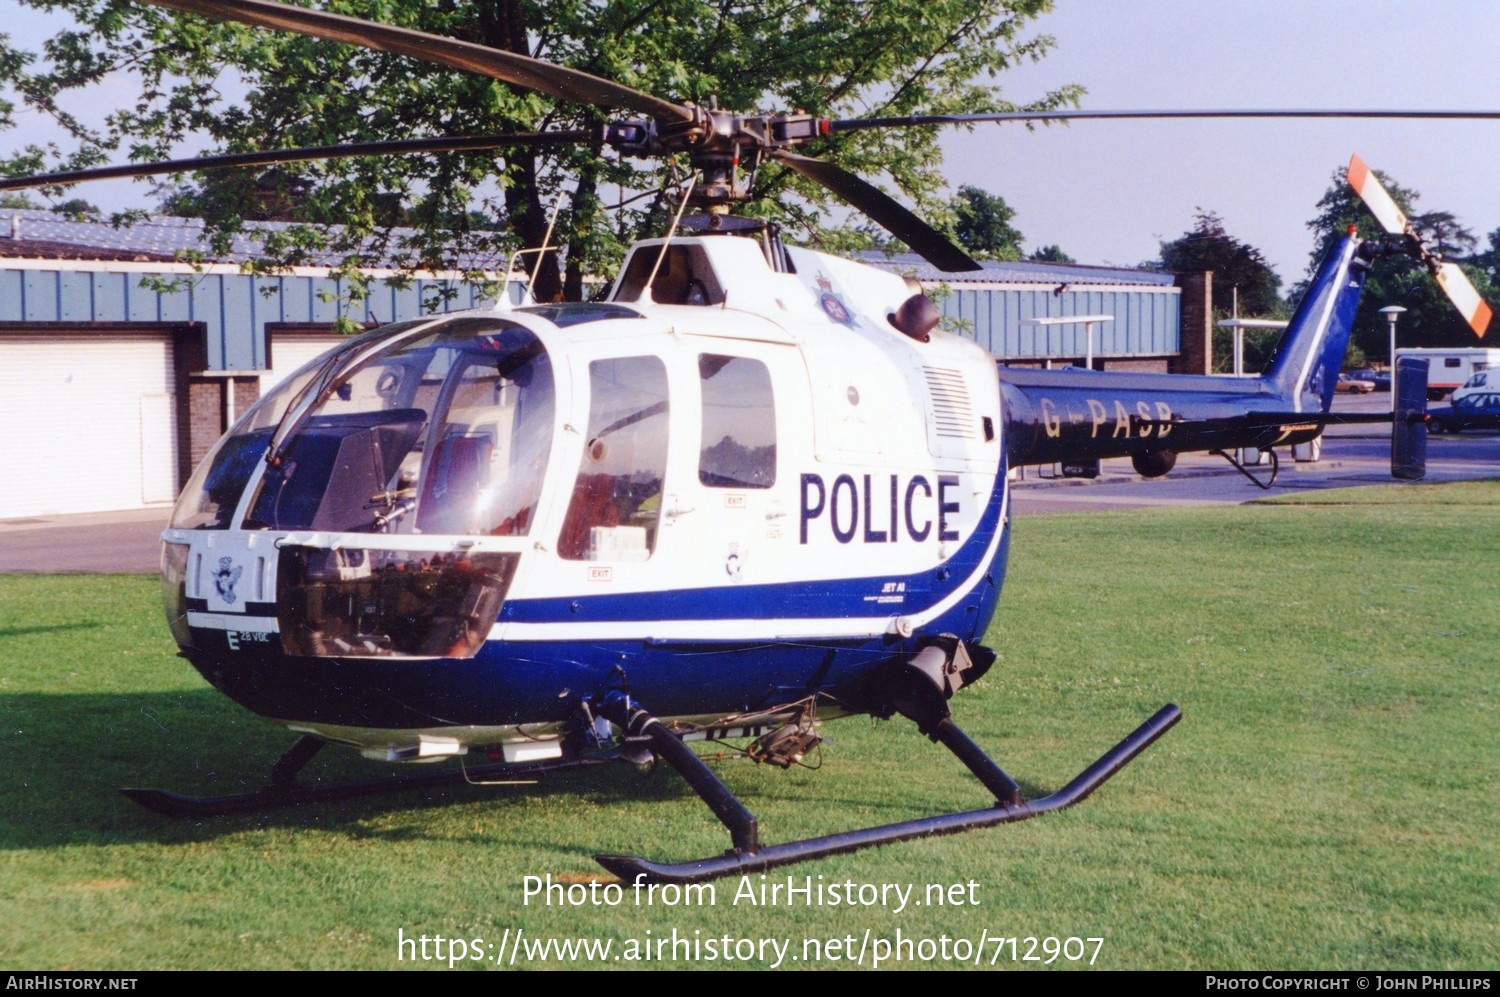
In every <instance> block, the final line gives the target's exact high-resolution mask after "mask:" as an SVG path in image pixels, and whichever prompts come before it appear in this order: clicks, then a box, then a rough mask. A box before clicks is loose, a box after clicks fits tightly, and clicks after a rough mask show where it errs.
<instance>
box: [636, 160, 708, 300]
mask: <svg viewBox="0 0 1500 997" xmlns="http://www.w3.org/2000/svg"><path fill="white" fill-rule="evenodd" d="M697 181H698V178H697V177H696V176H693V177H689V178H688V184H687V189H686V190H684V191H683V192H682V203H681V204H679V205H677V214H676V216H674V217H673V218H672V227H671V228H669V229H667V237H666V238H665V239H663V240H662V243H661V252H659V253H657V254H656V263H655V264H654V265H653V266H652V267H651V276H649V277H647V278H646V286H645V287H643V288H641V300H642V301H650V300H652V298H651V288H652V287H653V286H654V285H655V284H656V274H657V271H659V270H661V263H662V260H665V259H666V258H667V247H668V246H670V245H671V244H672V236H674V235H676V234H677V226H678V225H679V224H680V223H681V222H682V213H683V212H684V211H686V210H687V205H688V198H689V197H690V196H691V195H692V193H693V184H695V183H697Z"/></svg>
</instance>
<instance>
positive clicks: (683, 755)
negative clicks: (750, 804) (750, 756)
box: [599, 692, 760, 852]
mask: <svg viewBox="0 0 1500 997" xmlns="http://www.w3.org/2000/svg"><path fill="white" fill-rule="evenodd" d="M599 712H600V713H602V714H603V715H604V718H605V719H606V720H608V721H610V722H611V723H613V724H615V725H616V726H618V727H619V728H620V729H621V730H623V731H625V733H626V734H627V735H629V736H631V737H640V736H645V737H648V738H650V740H651V747H652V748H653V749H654V750H655V751H656V753H657V754H658V755H660V756H661V757H662V758H664V759H666V762H667V764H668V765H670V766H672V767H673V768H674V769H676V770H677V773H678V775H681V776H682V777H683V778H684V779H686V780H687V783H688V785H689V786H692V787H693V792H695V793H697V794H698V797H699V799H701V800H702V801H703V802H704V803H707V804H708V808H709V809H710V810H712V811H713V812H714V816H715V817H717V818H719V820H720V822H721V823H723V825H724V826H725V827H727V828H728V829H729V840H730V841H731V842H732V843H733V845H734V849H735V851H737V852H754V851H756V850H757V849H758V848H759V847H760V839H759V837H758V835H757V830H756V822H755V815H754V814H752V813H751V812H750V811H749V810H747V809H746V808H745V805H744V804H743V803H741V802H740V800H739V797H737V796H735V795H734V791H733V790H731V789H730V788H729V787H728V786H726V785H724V782H723V780H722V779H720V778H719V777H718V776H717V775H715V774H714V770H713V769H711V768H709V767H708V765H707V764H706V763H705V762H704V761H703V759H701V758H699V757H698V753H697V752H696V751H694V750H693V749H692V748H689V747H688V746H687V745H686V744H683V743H682V738H680V737H678V736H677V735H676V734H673V733H672V732H671V731H669V730H667V728H666V727H665V726H663V724H662V722H661V721H660V720H658V719H656V718H655V717H654V716H652V715H651V714H650V713H647V712H646V711H645V710H644V709H642V708H641V705H640V704H639V703H636V702H633V701H632V700H631V699H630V697H629V696H627V695H625V694H624V693H623V692H612V693H610V694H609V695H608V696H606V697H605V698H604V703H603V704H602V705H601V706H600V709H599Z"/></svg>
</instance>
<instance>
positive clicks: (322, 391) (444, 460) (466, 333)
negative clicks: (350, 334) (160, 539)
mask: <svg viewBox="0 0 1500 997" xmlns="http://www.w3.org/2000/svg"><path fill="white" fill-rule="evenodd" d="M421 324H422V325H425V326H428V327H430V328H429V329H427V330H422V329H417V328H416V326H417V323H413V324H411V325H407V326H405V327H404V328H397V327H387V328H386V329H384V330H381V332H382V333H384V334H386V335H387V336H394V337H395V340H394V341H393V342H392V343H391V344H390V345H389V346H388V347H387V348H385V349H379V350H376V351H375V352H373V353H372V352H371V349H370V347H371V346H373V345H374V344H373V343H371V342H366V343H365V344H363V345H362V346H361V347H360V348H357V349H346V350H344V351H342V352H341V353H340V355H339V357H338V358H336V359H335V361H334V362H333V366H332V367H331V368H330V367H329V366H328V365H327V364H326V363H325V364H323V365H319V364H317V363H316V362H315V363H314V364H312V365H309V367H308V368H304V371H302V372H299V373H298V374H297V375H294V376H293V378H291V379H290V381H289V382H288V383H287V384H286V385H284V386H283V387H282V388H280V389H278V390H277V391H276V392H273V393H272V395H268V396H267V399H266V401H265V402H263V403H262V405H263V406H266V408H265V410H264V411H261V410H260V409H257V410H254V411H252V413H250V415H247V416H246V419H245V420H244V421H243V422H242V423H241V425H240V426H238V427H236V432H235V433H233V434H231V435H230V436H229V437H227V438H226V440H225V441H224V442H223V443H221V445H220V447H219V451H218V452H217V453H215V454H214V455H212V457H211V459H210V460H207V461H205V464H204V467H205V468H207V470H204V469H203V468H200V474H201V478H200V475H196V474H195V476H194V478H195V481H196V482H197V486H196V489H194V485H193V484H192V483H190V486H189V491H193V493H194V494H193V495H191V496H190V495H189V492H188V491H185V492H184V497H183V503H186V506H187V507H188V508H190V509H196V510H203V509H208V510H210V512H207V513H205V512H201V511H199V512H197V513H196V514H195V515H196V516H197V518H199V519H204V520H206V521H207V520H211V521H212V522H214V523H218V524H224V523H226V522H227V518H228V516H229V512H228V511H227V510H232V508H233V506H234V504H235V503H236V502H237V501H238V494H239V492H241V491H243V489H244V485H245V481H246V480H248V479H249V478H250V476H251V474H252V472H253V471H254V469H255V468H256V467H257V466H259V463H260V462H262V461H263V462H264V463H265V464H266V465H268V466H267V467H266V471H265V475H264V476H263V478H262V479H261V484H260V488H259V490H258V492H257V493H256V495H255V497H254V499H253V500H252V502H251V504H250V511H249V514H248V515H247V516H246V518H245V523H244V525H245V527H246V528H247V529H275V530H303V529H306V530H328V531H333V532H357V533H435V534H454V533H461V534H488V535H500V536H507V535H524V534H525V533H526V532H527V530H528V529H529V528H530V526H531V523H532V521H533V519H534V516H535V509H536V503H537V498H538V495H539V494H540V491H541V487H542V481H543V479H544V477H545V471H546V462H547V458H548V456H549V454H550V452H551V445H552V430H553V426H552V422H553V412H554V402H555V399H554V392H553V378H552V368H551V362H550V359H549V357H548V355H547V353H546V351H545V350H544V349H543V347H542V345H541V343H540V341H539V340H538V339H537V338H536V337H535V336H534V335H533V334H532V333H531V332H529V331H527V330H526V329H524V328H521V327H519V326H516V325H514V324H513V323H510V322H507V321H505V320H504V319H500V318H489V317H482V318H464V319H458V320H454V321H448V322H441V323H433V322H432V321H431V320H425V321H424V322H423V323H421ZM403 333H407V334H403ZM378 338H379V337H378V336H377V337H376V339H377V341H378ZM299 382H300V387H299ZM309 387H310V389H311V390H312V391H314V392H316V396H315V397H314V398H313V399H312V400H311V404H310V406H309V407H307V411H306V412H305V413H304V414H302V415H300V416H295V415H294V416H293V417H292V418H293V420H294V422H293V423H292V424H290V425H287V426H284V427H282V426H280V424H281V422H282V419H283V418H284V414H285V413H286V412H287V411H289V410H290V411H296V410H295V409H293V408H292V399H294V398H296V396H297V395H299V394H301V393H302V392H303V390H304V389H308V388H309ZM268 403H270V404H268ZM298 404H299V405H301V406H308V403H307V402H299V403H298ZM252 416H253V417H254V418H252ZM278 427H280V428H278ZM273 440H275V441H277V442H276V443H275V449H274V450H272V449H271V445H272V442H273ZM235 482H238V489H237V490H234V497H233V500H232V501H231V500H230V498H229V496H228V492H229V491H231V490H233V489H231V488H230V487H229V485H232V484H234V483H235ZM183 503H180V504H179V508H180V509H181V508H183ZM174 525H177V523H176V518H175V517H174ZM199 528H214V527H213V526H206V525H205V526H200V527H199ZM220 528H222V525H221V526H220Z"/></svg>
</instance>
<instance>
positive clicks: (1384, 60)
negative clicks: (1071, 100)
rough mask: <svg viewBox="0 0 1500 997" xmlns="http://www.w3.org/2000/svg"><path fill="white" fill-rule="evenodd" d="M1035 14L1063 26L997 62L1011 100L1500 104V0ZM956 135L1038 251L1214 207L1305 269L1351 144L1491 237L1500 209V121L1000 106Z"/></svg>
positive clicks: (1246, 235) (1431, 205)
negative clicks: (1112, 114)
mask: <svg viewBox="0 0 1500 997" xmlns="http://www.w3.org/2000/svg"><path fill="white" fill-rule="evenodd" d="M1035 27H1036V31H1037V32H1038V33H1045V34H1050V35H1052V36H1053V37H1054V38H1055V39H1056V41H1057V45H1056V47H1055V48H1054V49H1053V51H1052V52H1050V53H1049V54H1048V55H1047V56H1046V57H1045V59H1043V60H1042V61H1041V62H1040V63H1038V64H1035V65H1028V66H1024V67H1020V68H1018V69H1015V70H1013V71H1011V72H1008V73H1006V74H1005V75H1004V77H1003V78H1001V79H1000V80H999V82H1000V84H1001V89H1002V94H1003V95H1004V97H1005V98H1006V99H1007V100H1010V101H1012V102H1013V103H1017V104H1023V103H1025V102H1026V101H1027V100H1029V99H1032V98H1034V97H1037V96H1040V95H1041V94H1044V93H1046V92H1047V91H1048V90H1050V89H1052V88H1055V87H1057V86H1059V85H1061V84H1065V83H1078V84H1081V85H1083V86H1084V87H1086V88H1087V89H1088V94H1087V96H1086V97H1085V98H1084V102H1083V106H1085V107H1088V108H1097V109H1105V108H1122V109H1124V108H1134V109H1156V108H1335V107H1339V108H1362V109H1402V110H1406V109H1439V108H1441V109H1459V110H1471V109H1494V110H1497V111H1500V83H1497V74H1496V71H1495V65H1496V55H1497V52H1500V3H1493V2H1490V0H1450V2H1435V3H1417V2H1396V0H1361V2H1352V0H1254V2H1230V0H1131V2H1113V0H1057V2H1056V4H1055V9H1054V11H1053V12H1052V13H1050V14H1047V15H1044V16H1043V17H1042V18H1040V19H1039V20H1038V21H1037V22H1036V24H1035ZM943 148H944V152H945V154H946V159H947V162H948V167H949V175H950V178H951V180H952V182H953V184H954V185H955V186H957V185H958V184H974V185H975V186H978V187H982V188H984V189H986V190H989V191H990V192H992V193H995V194H999V195H1000V196H1002V197H1003V198H1005V200H1006V202H1007V203H1008V204H1009V205H1010V206H1011V207H1012V208H1014V209H1015V210H1016V217H1015V218H1014V219H1013V221H1012V224H1014V225H1015V226H1016V227H1017V228H1018V229H1019V230H1020V231H1021V232H1022V233H1024V234H1025V236H1026V247H1027V249H1028V250H1030V249H1035V248H1037V247H1039V246H1042V245H1046V244H1049V243H1056V244H1058V245H1060V246H1062V248H1063V249H1064V250H1065V251H1067V252H1068V253H1069V254H1070V255H1072V256H1073V257H1075V258H1076V259H1078V260H1079V262H1083V263H1101V264H1102V263H1109V264H1117V265H1134V264H1137V263H1140V262H1142V261H1144V260H1149V259H1152V258H1154V257H1155V256H1156V255H1157V253H1158V251H1159V247H1160V243H1161V242H1163V241H1166V240H1171V239H1175V238H1177V237H1178V236H1180V235H1182V234H1183V233H1184V232H1186V231H1188V230H1189V229H1190V228H1191V227H1192V226H1193V222H1194V218H1195V216H1196V214H1197V212H1198V209H1199V208H1202V209H1205V210H1208V211H1212V212H1215V213H1217V214H1218V215H1220V216H1221V217H1222V218H1223V220H1224V225H1225V228H1226V230H1227V231H1228V232H1229V234H1230V235H1232V236H1234V237H1235V238H1237V239H1239V240H1240V241H1241V242H1245V243H1248V244H1249V245H1251V246H1254V247H1256V248H1258V249H1260V250H1261V252H1262V253H1263V254H1264V255H1265V257H1266V259H1267V260H1268V261H1269V262H1270V263H1271V264H1272V266H1273V267H1274V268H1275V270H1276V272H1277V273H1278V274H1279V275H1280V276H1281V277H1282V279H1283V280H1284V281H1285V282H1287V283H1292V282H1295V281H1297V280H1299V279H1301V278H1302V276H1303V275H1304V272H1305V270H1306V268H1307V264H1308V259H1309V254H1310V253H1311V251H1312V247H1313V233H1312V231H1311V230H1310V229H1308V228H1307V223H1308V222H1309V221H1311V220H1312V219H1313V218H1314V217H1316V215H1317V213H1318V211H1317V202H1318V199H1319V198H1320V197H1322V195H1323V193H1324V192H1325V191H1326V190H1327V189H1328V187H1329V185H1330V182H1331V178H1332V175H1333V173H1334V171H1335V170H1337V169H1339V168H1340V167H1342V166H1344V165H1346V164H1347V163H1348V162H1349V156H1350V154H1351V153H1355V152H1357V153H1359V155H1360V157H1361V158H1362V159H1364V161H1365V162H1366V163H1368V164H1369V165H1370V166H1371V167H1372V168H1374V169H1378V170H1382V171H1384V172H1385V173H1387V174H1389V175H1390V176H1391V177H1392V178H1393V179H1395V180H1396V181H1397V182H1398V183H1400V184H1401V185H1402V186H1405V187H1409V188H1412V189H1414V190H1416V191H1418V192H1420V194H1421V195H1422V196H1421V200H1419V201H1418V202H1417V205H1416V208H1417V210H1419V211H1421V210H1428V211H1433V210H1445V211H1450V212H1452V213H1453V214H1454V215H1456V216H1457V217H1458V218H1459V220H1460V222H1461V223H1462V224H1464V225H1465V226H1467V227H1468V228H1469V229H1470V230H1471V231H1473V233H1474V234H1475V235H1476V236H1477V237H1478V238H1479V240H1480V245H1481V247H1482V246H1483V245H1484V240H1485V236H1486V235H1487V234H1488V233H1489V232H1491V231H1493V230H1494V229H1496V228H1500V182H1497V180H1500V166H1497V159H1496V151H1497V150H1500V120H1497V121H1495V122H1487V121H1486V122H1401V121H1395V122H1392V121H1343V120H1333V121H1329V120H1319V121H1306V122H1293V121H1258V122H1257V121H1251V122H1246V121H1228V122H1220V121H1178V122H1164V121H1163V122H1147V121H1141V122H1112V121H1111V122H1085V121H1079V122H1074V123H1072V124H1070V125H1067V126H1066V127H1059V126H1051V127H1048V128H1042V129H1037V130H1034V131H1029V132H1028V131H1027V130H1026V129H1025V128H1024V127H1021V126H1016V125H1001V126H996V125H991V126H980V127H979V128H977V129H975V130H974V131H973V132H972V133H970V132H962V131H958V132H955V133H954V134H952V135H950V136H948V137H947V138H945V140H944V142H943Z"/></svg>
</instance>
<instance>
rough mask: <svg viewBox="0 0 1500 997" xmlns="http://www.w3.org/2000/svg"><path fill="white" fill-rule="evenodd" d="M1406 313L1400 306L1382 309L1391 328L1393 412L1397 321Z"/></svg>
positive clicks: (1387, 306) (1393, 408)
mask: <svg viewBox="0 0 1500 997" xmlns="http://www.w3.org/2000/svg"><path fill="white" fill-rule="evenodd" d="M1404 311H1406V309H1405V308H1402V307H1401V306H1400V305H1386V306H1385V307H1384V308H1382V309H1380V314H1382V315H1384V316H1385V320H1386V322H1388V323H1389V324H1390V327H1391V411H1392V412H1394V411H1396V319H1398V318H1400V317H1401V313H1402V312H1404Z"/></svg>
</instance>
